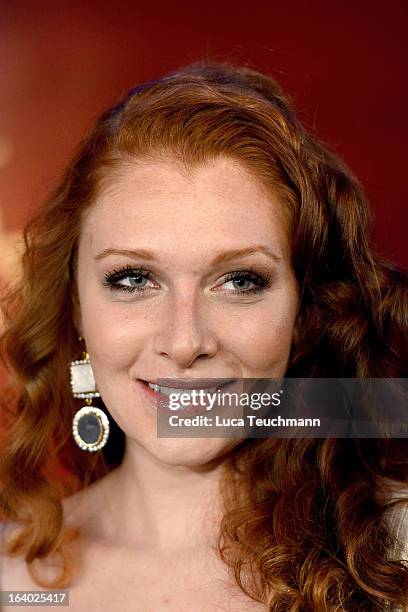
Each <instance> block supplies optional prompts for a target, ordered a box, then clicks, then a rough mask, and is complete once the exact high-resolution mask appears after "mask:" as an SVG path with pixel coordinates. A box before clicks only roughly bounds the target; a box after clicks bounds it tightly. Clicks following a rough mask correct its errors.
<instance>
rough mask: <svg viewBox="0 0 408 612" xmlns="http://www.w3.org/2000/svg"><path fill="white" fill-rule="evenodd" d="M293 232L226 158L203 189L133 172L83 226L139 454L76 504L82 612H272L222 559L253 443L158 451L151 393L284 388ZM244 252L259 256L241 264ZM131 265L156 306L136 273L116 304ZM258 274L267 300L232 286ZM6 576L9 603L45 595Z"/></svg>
mask: <svg viewBox="0 0 408 612" xmlns="http://www.w3.org/2000/svg"><path fill="white" fill-rule="evenodd" d="M287 229H288V228H287V223H286V219H285V214H284V211H283V207H282V205H281V203H280V202H279V201H278V199H277V198H276V197H273V196H272V195H271V194H267V193H265V191H264V190H263V189H262V188H261V186H260V185H259V182H257V181H256V180H255V179H254V178H253V177H252V176H251V175H249V174H248V173H247V172H246V171H245V169H244V168H243V167H242V166H240V165H239V164H238V163H237V162H234V161H232V160H228V159H218V160H215V161H214V162H212V163H210V164H208V165H206V166H202V167H199V168H197V169H195V170H194V172H192V173H190V174H189V175H186V174H185V173H184V172H182V171H181V170H180V168H179V167H178V166H177V165H176V164H175V163H174V162H172V161H171V160H169V161H167V162H163V161H157V162H155V163H153V162H149V163H140V162H137V163H135V164H132V165H129V166H127V167H125V168H123V169H122V170H121V172H120V173H119V174H118V175H117V176H115V177H113V178H112V180H111V183H110V184H109V185H108V186H107V188H105V190H104V191H103V192H102V193H101V195H100V197H99V199H98V201H97V202H96V204H95V206H93V207H92V208H91V209H90V210H89V211H88V213H87V214H86V215H85V217H84V220H83V225H82V229H81V237H80V242H79V252H78V270H77V285H78V295H79V302H78V304H77V311H76V320H75V323H76V327H77V330H78V333H79V334H80V335H81V336H82V337H83V338H84V339H85V342H86V346H87V350H88V352H89V355H90V359H91V364H92V367H93V371H94V375H95V379H96V382H97V385H98V389H99V390H100V392H101V395H102V398H103V400H104V403H105V405H106V406H107V407H108V408H109V411H110V413H111V415H112V417H113V418H114V419H115V420H116V422H117V423H118V424H119V426H120V427H121V428H122V429H123V431H124V433H125V436H126V451H125V457H124V460H123V463H122V464H121V466H120V467H119V468H117V469H116V470H114V471H113V472H111V473H110V474H108V475H107V476H106V477H105V478H103V479H101V480H100V481H99V482H97V483H95V484H94V485H92V487H90V489H89V490H87V491H84V492H80V493H78V494H76V495H75V496H71V497H70V498H68V499H66V500H64V513H65V518H66V522H67V523H68V524H70V525H75V526H78V527H79V528H80V530H81V534H82V536H81V545H80V552H79V553H78V554H79V555H80V562H81V563H80V566H81V569H80V572H79V573H78V575H77V577H76V579H75V583H74V584H73V586H72V587H70V597H71V609H73V610H75V612H82V611H85V610H87V611H88V610H101V611H102V610H104V611H105V610H112V611H116V610H117V611H119V610H121V611H124V612H127V611H128V610H129V611H130V610H132V611H133V610H141V611H143V612H159V611H160V610H168V611H169V612H173V611H174V612H176V611H177V612H187V611H188V612H195V611H197V612H204V611H207V610H208V612H210V611H211V612H215V611H217V610H220V611H222V610H226V611H230V612H233V611H238V610H239V611H245V610H248V611H249V610H264V606H263V605H262V604H257V603H254V602H252V600H250V599H249V598H248V597H247V596H246V595H245V594H244V593H243V592H242V591H241V590H240V589H239V587H238V586H237V585H236V584H235V582H234V579H233V577H232V576H230V575H229V574H228V571H227V568H226V565H225V564H224V563H223V562H222V561H221V560H220V559H219V558H218V557H217V554H216V542H217V536H218V529H219V524H220V520H221V516H222V510H221V503H220V495H219V484H220V477H221V474H222V469H223V459H222V458H223V457H225V455H226V454H227V453H228V450H229V449H230V448H231V446H232V445H234V444H237V443H239V440H233V439H229V438H204V437H203V438H191V439H189V438H158V437H157V430H156V420H155V417H156V415H155V414H154V413H153V411H152V409H151V406H150V404H149V402H148V401H147V399H146V394H145V391H144V390H143V384H142V383H141V379H143V380H144V381H154V380H156V379H157V378H160V377H170V378H184V379H186V378H189V379H197V378H212V377H224V378H230V377H232V378H258V377H259V378H273V377H282V376H284V373H285V371H286V368H287V363H288V358H289V353H290V348H291V344H292V340H293V337H294V334H295V333H296V332H295V320H296V314H297V307H298V290H297V284H296V280H295V276H294V273H293V270H292V269H291V266H290V256H289V252H290V248H289V243H288V231H287ZM259 247H260V248H259ZM112 249H114V250H115V251H117V250H123V249H132V250H133V251H135V250H137V251H138V252H140V251H141V250H144V251H146V250H149V252H150V256H149V257H148V258H146V257H145V256H144V255H143V256H140V255H139V254H138V255H129V254H123V253H118V252H115V253H112V252H111V251H112ZM238 249H240V250H242V249H252V251H251V252H250V253H249V252H248V253H247V254H245V255H242V254H240V255H234V256H233V257H232V251H236V250H238ZM221 254H223V255H224V256H225V255H226V254H228V255H229V258H228V259H224V261H223V262H219V263H216V264H214V263H213V261H214V258H215V257H218V256H220V255H221ZM126 266H128V267H131V268H132V269H133V268H134V269H135V270H139V269H140V268H141V267H142V268H143V270H149V276H148V279H147V278H145V279H144V280H143V287H144V288H145V292H144V293H143V292H141V291H140V292H137V291H133V292H130V291H126V290H123V287H128V288H129V287H135V286H137V284H138V283H139V281H140V277H138V276H137V273H136V272H134V273H131V272H129V274H128V275H127V276H124V277H123V278H122V280H120V281H119V282H117V285H119V287H116V289H115V290H112V288H111V287H108V286H107V285H106V283H105V284H104V281H106V275H109V274H111V273H112V271H114V270H118V269H123V268H124V267H126ZM248 270H250V272H251V274H253V273H255V274H256V275H262V276H263V277H264V278H267V279H268V283H267V286H265V287H264V288H263V289H262V290H259V291H258V292H255V291H252V292H250V291H248V292H246V291H243V290H242V282H241V283H235V281H233V280H228V279H227V278H226V275H227V274H229V273H231V272H236V271H240V272H241V271H248ZM245 283H246V285H245ZM245 283H244V286H247V287H248V286H249V288H253V287H254V284H256V283H254V281H253V280H251V279H250V277H248V280H247V281H245ZM248 284H249V285H248ZM175 386H177V385H176V384H175ZM3 573H4V581H5V585H4V586H3V589H17V588H18V589H38V586H37V585H35V584H34V583H32V582H31V580H30V579H29V577H28V574H27V572H26V570H25V566H24V563H23V562H22V561H21V560H20V561H19V560H7V562H6V563H5V569H4V570H3ZM6 609H7V608H6Z"/></svg>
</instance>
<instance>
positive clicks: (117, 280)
mask: <svg viewBox="0 0 408 612" xmlns="http://www.w3.org/2000/svg"><path fill="white" fill-rule="evenodd" d="M151 275H152V273H151V271H149V270H146V269H145V268H143V267H140V268H134V267H133V266H131V265H129V264H127V265H126V266H123V267H121V268H118V269H114V270H112V271H111V272H107V273H106V274H105V280H104V282H103V285H104V287H107V288H109V289H110V290H111V291H123V292H127V293H136V294H137V295H144V294H146V293H147V292H151V291H155V288H154V287H153V288H152V287H146V284H147V282H148V281H149V280H150V277H151ZM228 283H231V284H232V285H234V288H233V289H232V290H222V292H223V293H226V294H230V295H231V294H232V295H235V296H237V297H245V296H251V295H255V294H261V293H262V292H263V291H265V290H267V289H268V288H269V287H270V286H271V284H272V274H271V273H266V272H262V273H261V272H258V271H256V270H255V269H253V268H252V267H249V268H246V269H242V270H235V271H232V272H228V273H227V274H225V275H224V278H223V283H222V285H225V284H228ZM248 283H250V285H252V286H251V287H248V286H247V284H248ZM237 285H238V288H237ZM219 286H220V285H217V291H219V290H220V289H218V287H219Z"/></svg>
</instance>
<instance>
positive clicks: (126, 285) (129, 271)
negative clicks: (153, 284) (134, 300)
mask: <svg viewBox="0 0 408 612" xmlns="http://www.w3.org/2000/svg"><path fill="white" fill-rule="evenodd" d="M149 276H150V272H149V271H147V270H146V271H145V270H144V268H139V269H138V270H135V269H134V268H132V267H131V266H126V267H125V268H122V269H120V270H113V271H112V272H107V274H105V282H104V283H103V284H104V286H105V287H109V288H110V289H111V290H112V291H128V292H130V293H133V292H134V291H137V292H139V293H143V292H145V291H147V290H148V289H149V287H146V283H147V281H148V280H149Z"/></svg>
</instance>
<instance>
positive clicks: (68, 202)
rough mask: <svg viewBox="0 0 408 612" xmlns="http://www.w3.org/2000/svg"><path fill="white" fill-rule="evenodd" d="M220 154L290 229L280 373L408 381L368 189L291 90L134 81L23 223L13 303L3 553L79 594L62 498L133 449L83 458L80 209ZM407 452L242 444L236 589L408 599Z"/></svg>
mask: <svg viewBox="0 0 408 612" xmlns="http://www.w3.org/2000/svg"><path fill="white" fill-rule="evenodd" d="M219 156H227V157H229V158H232V159H233V160H237V161H238V162H239V163H240V164H242V165H243V166H244V167H245V168H246V169H247V170H248V171H249V172H250V173H252V175H253V176H255V177H256V178H257V180H258V181H260V182H261V183H262V184H263V185H264V186H265V187H266V188H267V189H268V190H270V191H271V192H273V193H274V194H277V195H278V197H279V199H280V202H281V205H282V207H283V208H284V210H285V212H286V214H287V216H288V218H289V219H290V234H291V235H290V242H291V248H292V252H291V257H292V265H293V269H294V271H295V274H296V278H297V281H298V284H299V288H300V306H299V316H298V321H297V323H298V325H297V327H298V330H299V333H298V335H297V338H296V342H294V343H293V346H292V349H291V353H290V359H289V365H288V370H287V372H286V376H287V377H356V378H364V377H403V376H405V375H406V370H405V367H406V363H407V361H406V354H403V350H404V347H405V343H404V333H405V331H406V328H407V325H406V320H404V317H405V316H406V313H407V312H408V309H407V297H406V296H407V281H406V276H404V274H403V272H402V271H400V270H398V269H397V268H396V267H395V266H393V265H392V264H391V263H389V262H386V261H384V260H382V259H381V258H379V257H378V256H377V255H376V254H375V253H374V252H373V250H372V247H371V246H370V230H371V225H372V220H371V216H370V212H369V208H368V205H367V203H366V199H365V196H364V193H363V191H362V188H361V186H360V185H359V183H358V181H357V180H356V178H355V177H354V176H353V175H352V173H351V172H350V170H349V169H348V168H347V167H346V166H345V164H344V163H343V162H342V161H341V160H340V159H339V158H338V157H337V156H336V155H334V154H333V153H331V152H329V151H328V150H327V149H326V148H325V147H324V146H322V144H321V143H319V141H318V140H317V139H316V138H315V137H314V136H313V135H312V134H310V133H308V132H307V131H306V130H305V128H304V127H303V126H302V125H301V124H300V123H299V121H298V120H297V118H296V116H295V115H294V111H293V106H292V103H291V101H290V99H289V98H288V97H287V96H286V95H285V94H284V93H283V91H282V90H281V88H280V86H279V85H278V84H277V83H276V82H275V81H274V80H273V79H272V78H271V77H269V76H267V75H265V74H262V73H260V72H257V71H255V70H253V69H250V68H248V67H243V66H234V65H231V64H225V63H217V62H211V61H210V62H197V63H194V64H192V65H190V66H187V67H184V68H182V69H180V70H177V71H176V72H173V73H171V74H168V75H166V76H164V77H162V78H160V79H158V80H156V81H151V82H149V83H146V84H143V85H141V86H139V87H136V88H135V89H133V90H132V91H131V92H130V93H129V94H128V95H127V97H126V98H125V99H124V100H122V101H121V102H120V103H118V104H116V105H115V106H114V107H112V108H110V109H109V110H108V111H106V112H105V113H103V114H102V116H101V117H100V118H99V119H98V120H97V121H96V123H95V125H94V127H93V128H92V130H91V132H90V134H89V135H88V136H87V137H86V138H85V139H84V140H83V142H82V143H81V144H80V146H79V148H78V149H77V151H76V153H75V155H74V157H73V159H72V161H71V162H70V164H69V165H68V167H67V169H66V172H65V174H64V176H63V178H62V180H61V182H60V184H59V186H58V187H57V189H56V190H55V192H54V193H53V194H52V195H51V197H50V198H49V199H48V201H47V202H46V203H45V205H44V206H43V207H42V208H41V209H40V210H39V212H38V213H37V214H36V216H35V217H34V218H32V219H31V221H30V222H29V223H28V225H27V226H26V228H25V231H24V241H25V252H24V255H23V261H22V275H21V279H20V281H19V283H18V284H17V285H15V287H14V288H13V289H12V290H10V292H9V294H8V295H7V298H6V299H5V300H3V307H4V308H3V310H4V316H5V324H6V326H5V331H4V334H3V336H2V338H1V348H2V355H3V359H4V361H5V362H6V364H7V367H8V369H9V371H10V373H11V379H10V381H11V382H10V385H9V386H8V388H7V389H6V390H5V394H4V399H3V406H2V412H1V415H2V420H3V427H2V433H3V440H2V442H3V444H2V451H1V466H0V482H1V496H0V512H2V514H3V517H4V518H6V519H10V520H12V521H16V522H18V524H19V525H20V526H21V528H20V530H19V532H18V533H17V534H16V533H14V534H13V537H12V538H11V539H10V540H9V542H8V545H7V553H8V554H10V555H22V556H24V558H25V560H26V563H27V566H28V569H29V571H30V573H31V575H32V577H33V578H34V580H35V581H36V582H37V584H39V585H42V586H46V587H49V586H52V587H56V588H61V587H62V586H66V585H69V584H71V582H72V580H73V578H74V576H75V571H76V569H74V556H73V555H72V554H71V553H70V550H71V546H72V542H73V541H74V539H75V536H78V534H76V533H74V532H72V531H69V530H68V529H67V528H66V527H65V525H64V520H63V511H62V503H61V498H62V497H63V496H64V495H67V494H68V493H69V492H72V491H74V490H76V489H78V488H82V487H85V486H87V485H88V484H89V483H91V482H93V481H95V480H97V479H99V478H101V477H103V475H104V474H106V473H107V472H108V471H109V470H111V469H112V468H113V467H115V466H117V465H119V464H120V463H121V460H122V458H123V450H124V443H125V442H124V435H123V432H122V431H121V430H120V429H119V428H118V427H116V429H115V430H114V431H113V434H112V435H111V436H110V439H109V442H108V444H107V446H106V447H105V448H104V449H103V450H102V451H100V452H99V453H84V452H83V451H81V450H79V449H78V448H77V446H76V445H75V443H74V442H73V440H72V436H71V423H72V417H73V414H74V413H75V411H76V409H77V407H76V406H75V404H74V402H73V400H72V398H71V394H70V389H69V384H68V364H69V362H70V361H71V360H72V359H76V358H78V356H79V355H80V353H81V350H82V348H81V345H80V344H79V341H78V337H77V333H76V331H75V326H74V322H73V308H74V301H75V297H76V291H77V290H76V285H75V269H76V253H77V244H78V236H79V232H80V228H81V217H82V214H83V211H84V210H85V209H86V208H87V207H90V206H92V204H93V203H94V202H95V199H96V197H97V196H98V194H99V193H100V191H101V190H102V189H103V188H104V185H105V184H106V183H109V181H113V180H114V176H115V171H116V170H120V168H121V167H123V165H124V164H132V160H134V159H138V158H139V159H140V158H141V159H144V160H151V161H152V162H154V161H157V160H158V159H169V158H171V159H173V160H174V159H175V160H177V161H178V162H180V164H181V165H182V166H183V167H184V168H186V169H191V168H193V167H195V166H197V165H200V164H204V163H205V162H207V161H209V160H213V159H215V158H217V157H219ZM102 406H103V404H102ZM104 408H105V410H106V412H108V410H107V409H106V407H104ZM407 457H408V446H407V441H406V440H404V439H387V440H385V439H384V440H382V439H261V440H260V439H257V440H255V439H247V440H245V441H244V442H243V443H242V444H240V445H239V446H238V447H237V448H236V449H235V450H234V451H233V452H231V454H230V456H229V457H228V458H227V460H226V469H225V475H224V482H223V487H222V495H223V500H224V506H225V512H224V517H223V520H222V523H221V526H220V539H219V553H220V555H221V557H222V558H223V560H224V561H225V563H226V564H227V565H228V566H229V567H230V568H231V571H232V573H233V575H234V576H235V578H236V581H237V583H238V584H239V585H240V587H241V588H242V589H243V591H244V592H245V593H247V594H248V596H249V597H251V598H253V599H254V600H256V601H259V602H263V603H264V604H265V607H266V609H267V610H271V611H275V612H278V611H279V612H283V611H285V612H287V611H291V612H295V611H312V610H313V611H316V610H317V611H319V610H321V611H323V610H324V611H329V612H334V611H337V610H350V611H351V610H353V611H354V610H364V611H369V610H381V609H386V608H385V606H386V605H387V604H386V602H390V603H393V604H403V603H405V602H406V600H407V584H408V583H407V574H408V570H407V568H406V567H405V565H404V563H403V562H402V561H399V560H391V559H390V558H389V552H390V550H391V547H392V546H393V544H394V543H395V541H394V540H395V538H394V536H393V534H392V533H391V531H390V529H389V527H388V526H387V520H386V518H387V513H388V512H389V511H390V508H391V506H394V505H395V504H401V503H402V502H403V498H402V497H401V496H400V497H399V498H397V501H394V502H392V503H390V502H389V500H387V497H386V496H381V495H380V494H379V492H380V491H381V490H382V489H381V487H382V486H385V483H387V482H390V481H392V482H393V483H396V484H397V487H399V485H401V489H402V488H403V485H404V484H406V483H407V481H408V461H407ZM53 461H54V463H53ZM55 465H57V466H58V469H56V468H55ZM377 493H378V494H377ZM57 553H59V554H60V555H61V556H62V559H63V564H62V574H61V576H60V577H59V578H58V579H56V580H54V581H49V580H45V579H44V578H42V577H41V576H40V575H39V574H38V572H37V571H35V561H36V560H38V559H44V558H48V556H49V555H52V554H57Z"/></svg>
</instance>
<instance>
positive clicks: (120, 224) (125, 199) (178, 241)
mask: <svg viewBox="0 0 408 612" xmlns="http://www.w3.org/2000/svg"><path fill="white" fill-rule="evenodd" d="M81 241H82V242H84V241H86V242H88V244H89V243H91V244H92V247H93V248H94V249H98V248H105V247H106V246H107V243H109V246H111V244H110V243H112V241H115V243H118V242H119V243H120V246H129V247H132V246H134V245H137V246H139V247H140V246H146V245H149V246H150V247H157V248H160V249H161V250H162V251H164V250H165V249H166V247H167V246H169V245H171V244H173V245H174V244H175V245H178V246H179V248H180V249H182V250H183V251H186V250H187V249H188V248H189V247H191V248H192V249H193V250H194V249H196V248H197V247H199V246H201V248H202V250H205V249H206V247H208V248H210V247H212V246H213V245H214V242H217V243H218V242H219V243H220V245H219V246H220V247H221V246H223V247H225V246H226V245H231V246H232V247H237V248H239V247H241V246H242V247H245V246H247V244H248V241H251V242H258V243H259V242H261V243H264V244H269V245H273V246H274V247H275V249H276V251H278V254H279V255H280V256H285V255H286V254H287V251H288V231H287V215H286V214H285V210H284V208H283V205H282V203H281V202H280V201H279V199H278V197H277V196H276V195H275V194H274V193H271V192H268V191H267V190H266V189H265V188H264V186H263V185H262V183H261V182H260V181H259V180H257V179H256V178H255V177H254V176H252V174H250V173H249V172H248V171H247V170H246V169H245V167H244V166H243V165H241V164H240V163H239V162H237V161H235V160H232V159H228V158H218V159H215V160H213V161H211V162H208V163H206V164H203V165H199V166H196V167H195V168H193V169H191V170H188V171H187V170H186V169H185V167H182V166H181V165H180V164H178V163H177V162H176V161H173V160H166V161H148V162H147V161H139V160H137V161H136V160H135V161H134V162H131V163H127V164H126V165H124V166H123V167H121V168H120V169H118V170H116V171H115V172H114V173H113V174H112V175H111V176H110V177H109V178H108V179H107V180H106V182H105V185H104V187H103V188H102V190H101V192H100V194H99V196H98V198H97V201H96V202H95V204H94V205H93V206H92V207H91V208H90V209H88V210H87V211H86V215H85V217H84V219H83V223H82V228H81ZM279 251H280V252H279Z"/></svg>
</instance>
